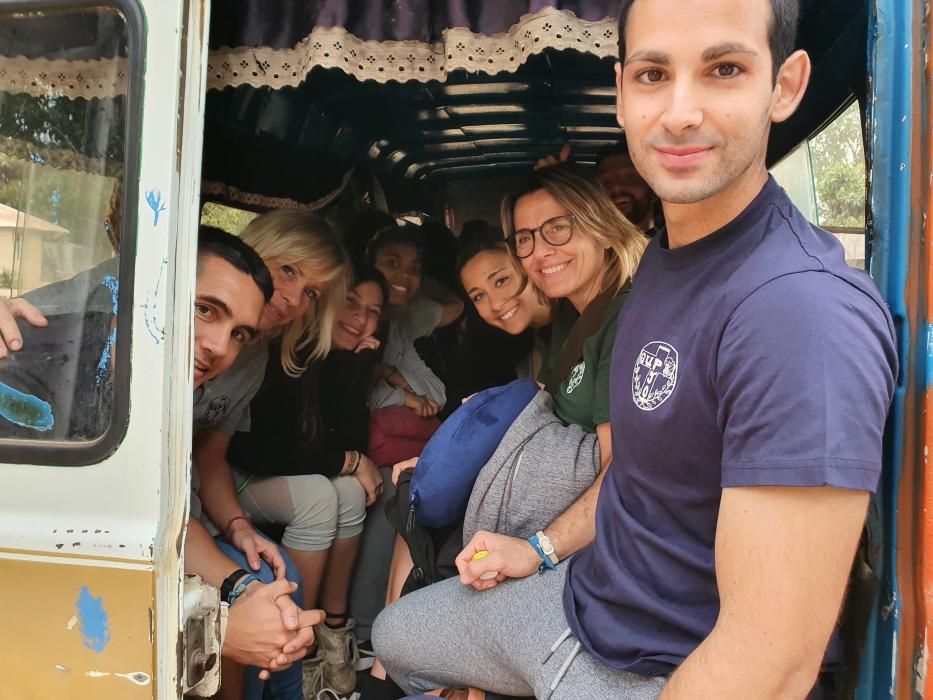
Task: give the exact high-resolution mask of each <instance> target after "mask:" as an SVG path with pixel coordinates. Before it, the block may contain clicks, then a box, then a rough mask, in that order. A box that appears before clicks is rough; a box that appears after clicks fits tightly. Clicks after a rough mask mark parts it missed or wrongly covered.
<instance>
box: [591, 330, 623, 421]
mask: <svg viewBox="0 0 933 700" xmlns="http://www.w3.org/2000/svg"><path fill="white" fill-rule="evenodd" d="M617 319H618V313H613V318H612V319H611V320H610V321H608V322H607V323H606V325H605V326H603V333H602V335H601V337H600V339H599V347H598V348H597V353H598V355H597V356H596V379H595V384H594V385H593V425H594V426H597V425H599V424H600V423H608V422H609V404H610V401H609V386H610V383H611V378H612V372H611V365H612V348H613V346H614V345H615V340H616V321H617Z"/></svg>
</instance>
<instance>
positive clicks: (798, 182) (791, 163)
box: [771, 102, 865, 269]
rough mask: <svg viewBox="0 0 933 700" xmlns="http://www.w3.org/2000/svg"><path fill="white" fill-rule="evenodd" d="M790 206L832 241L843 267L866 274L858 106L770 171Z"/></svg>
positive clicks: (863, 170)
mask: <svg viewBox="0 0 933 700" xmlns="http://www.w3.org/2000/svg"><path fill="white" fill-rule="evenodd" d="M771 172H772V174H773V175H774V177H775V179H777V181H778V182H780V183H781V186H782V187H784V189H785V190H787V193H788V194H789V195H790V198H791V199H792V200H793V201H794V204H796V205H797V207H798V208H799V209H800V210H801V211H802V212H803V213H804V214H805V215H806V216H807V218H808V219H809V220H810V221H812V222H813V223H815V224H817V225H818V226H821V227H822V228H824V229H826V230H827V231H829V232H830V233H832V234H833V235H835V236H836V238H838V239H839V241H840V243H842V246H843V248H845V252H846V262H847V263H848V264H849V265H851V266H852V267H857V268H860V269H864V268H865V154H864V151H863V148H862V122H861V115H860V112H859V108H858V103H857V102H853V103H852V104H851V105H849V107H848V108H846V109H845V110H844V111H843V112H841V113H840V114H839V116H837V117H836V118H835V119H834V120H833V121H832V122H830V123H829V125H827V126H826V128H824V129H823V130H822V131H820V133H819V134H817V135H816V136H814V137H813V138H811V139H809V140H808V141H806V142H804V143H802V144H800V145H799V146H798V147H797V148H796V149H794V151H792V152H791V153H790V154H789V155H788V156H787V157H785V158H784V159H783V160H782V161H781V162H780V163H778V164H777V165H775V166H774V167H773V168H772V169H771Z"/></svg>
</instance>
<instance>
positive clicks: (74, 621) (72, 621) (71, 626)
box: [65, 615, 78, 632]
mask: <svg viewBox="0 0 933 700" xmlns="http://www.w3.org/2000/svg"><path fill="white" fill-rule="evenodd" d="M77 624H78V616H77V615H72V616H71V619H70V620H68V624H67V625H65V629H66V630H68V631H69V632H70V631H71V630H73V629H74V628H75V625H77Z"/></svg>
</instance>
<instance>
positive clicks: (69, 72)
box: [0, 56, 129, 100]
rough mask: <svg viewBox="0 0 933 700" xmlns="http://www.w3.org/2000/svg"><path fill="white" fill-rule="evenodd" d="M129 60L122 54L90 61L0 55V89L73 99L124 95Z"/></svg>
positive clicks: (34, 95) (15, 92)
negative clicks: (117, 56)
mask: <svg viewBox="0 0 933 700" xmlns="http://www.w3.org/2000/svg"><path fill="white" fill-rule="evenodd" d="M128 75H129V62H128V61H127V59H125V58H102V59H97V60H91V61H67V60H64V59H62V60H52V61H50V60H48V59H44V58H26V57H25V56H13V57H10V56H0V91H3V92H7V93H11V94H18V93H24V92H25V93H28V94H30V95H32V96H33V97H62V96H64V97H68V98H69V99H75V98H78V97H82V98H84V99H87V100H89V99H93V98H107V97H115V96H117V95H125V94H126V90H127V81H128Z"/></svg>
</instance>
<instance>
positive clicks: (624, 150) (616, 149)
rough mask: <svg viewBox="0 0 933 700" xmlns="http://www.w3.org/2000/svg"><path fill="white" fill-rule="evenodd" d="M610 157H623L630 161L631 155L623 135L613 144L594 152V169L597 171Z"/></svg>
mask: <svg viewBox="0 0 933 700" xmlns="http://www.w3.org/2000/svg"><path fill="white" fill-rule="evenodd" d="M612 156H625V157H626V158H628V159H629V160H631V159H632V156H631V154H630V153H629V152H628V140H627V139H626V138H625V134H622V135H621V136H620V137H619V140H618V141H616V142H615V143H610V144H609V145H608V146H603V147H602V148H600V149H599V150H598V151H596V169H597V170H599V166H600V165H602V163H603V161H604V160H606V158H611V157H612Z"/></svg>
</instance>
